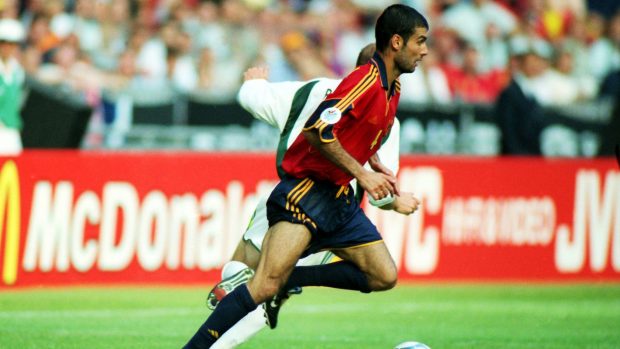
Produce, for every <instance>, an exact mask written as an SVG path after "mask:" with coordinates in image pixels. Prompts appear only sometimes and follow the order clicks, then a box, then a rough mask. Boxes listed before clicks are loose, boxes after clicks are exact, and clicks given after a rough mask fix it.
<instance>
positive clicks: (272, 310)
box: [185, 5, 428, 349]
mask: <svg viewBox="0 0 620 349" xmlns="http://www.w3.org/2000/svg"><path fill="white" fill-rule="evenodd" d="M427 32H428V22H427V21H426V19H425V18H424V16H422V15H421V14H420V13H419V12H417V11H416V10H415V9H413V8H411V7H409V6H405V5H392V6H390V7H388V8H386V9H385V10H384V11H383V13H382V14H381V15H380V16H379V18H378V20H377V23H376V26H375V39H376V46H377V51H376V53H375V55H374V56H373V59H372V60H371V62H370V63H368V64H366V65H363V66H361V67H359V68H357V69H356V70H355V71H353V72H352V73H351V74H350V75H349V76H347V77H345V79H344V80H343V81H342V83H341V84H340V85H339V86H338V88H337V89H336V91H334V92H333V93H332V94H330V95H328V96H327V97H326V99H325V101H324V102H323V103H321V105H320V106H319V107H318V109H317V110H316V111H315V113H314V114H313V115H312V116H311V117H310V119H309V120H308V122H307V123H306V125H305V128H304V131H303V132H302V134H301V135H300V136H299V137H298V138H297V139H296V140H295V142H294V143H293V144H292V145H291V147H290V148H289V150H288V151H287V152H286V154H285V155H284V160H283V162H282V168H283V169H284V171H285V172H286V175H284V176H283V178H282V179H281V181H280V182H279V183H278V185H277V186H276V187H275V189H274V190H273V192H272V193H271V195H270V197H269V200H268V201H267V217H268V220H269V226H270V227H269V231H268V232H267V235H266V237H265V240H264V242H263V249H262V252H261V258H260V261H259V265H258V268H257V270H256V274H255V275H254V277H253V278H252V279H250V280H249V281H248V283H247V284H244V285H241V286H239V287H237V288H236V289H235V290H234V291H232V292H231V293H230V294H228V295H227V296H226V297H224V298H223V299H222V301H221V302H220V303H219V305H218V306H217V308H215V310H214V312H213V313H212V314H211V316H209V318H208V319H207V321H205V323H204V324H203V325H202V326H201V327H200V328H199V330H198V331H197V332H196V334H195V335H194V336H193V337H192V339H191V340H190V341H189V342H188V343H187V344H186V346H185V348H187V349H192V348H209V347H211V345H212V344H213V343H214V342H215V341H216V340H217V338H218V337H219V336H220V335H221V334H223V333H224V332H226V331H227V330H228V329H229V328H230V327H232V326H233V325H234V324H235V323H236V322H237V321H239V320H240V319H241V318H243V317H244V316H245V315H246V314H247V313H249V312H250V311H252V310H254V309H256V307H257V306H258V305H259V304H261V303H265V302H266V303H265V311H266V313H267V315H268V321H269V322H270V323H269V324H270V326H271V327H275V322H276V321H277V313H278V310H279V306H280V304H281V302H282V301H283V300H284V299H286V294H287V291H288V290H289V289H291V288H294V287H302V286H327V287H335V288H341V289H349V290H357V291H361V292H371V291H381V290H388V289H391V288H393V287H394V286H395V284H396V277H397V269H396V266H395V264H394V261H393V259H392V257H391V256H390V254H389V252H388V250H387V248H386V246H385V243H384V242H383V240H382V239H381V235H380V234H379V232H378V231H377V228H376V227H375V226H374V225H373V224H372V223H371V222H370V220H369V219H368V218H367V217H366V215H365V214H364V212H363V211H362V210H361V209H360V207H359V203H358V202H357V201H356V199H355V197H354V194H353V190H352V189H351V187H350V184H349V182H350V181H351V180H352V179H353V178H355V179H356V180H357V182H358V184H359V185H360V186H361V187H362V188H363V189H364V190H365V191H366V192H368V193H369V195H371V197H372V198H373V199H374V200H386V199H387V200H389V198H390V197H392V198H393V196H394V195H398V194H399V192H398V189H397V187H396V178H395V177H394V175H393V174H392V173H391V171H389V170H387V169H386V167H385V166H383V164H381V161H380V159H379V158H378V157H377V156H376V152H377V149H378V148H379V146H380V145H381V141H382V139H383V137H385V136H386V135H387V134H388V133H389V132H390V128H391V125H392V123H393V121H394V116H395V113H396V107H397V105H398V98H399V96H400V84H399V82H398V80H397V78H398V76H399V75H400V74H402V73H411V72H413V71H414V70H415V67H416V65H417V63H418V62H419V61H420V60H421V59H422V58H423V57H424V56H425V55H426V54H427V47H426V39H427ZM366 162H369V163H370V165H371V167H372V169H373V170H374V171H368V170H366V169H365V168H364V167H363V164H364V163H366ZM414 209H415V208H414V207H412V208H411V212H408V213H412V212H413V211H414ZM323 249H329V250H332V251H333V252H334V253H335V254H336V255H338V256H339V257H341V258H342V259H343V261H342V262H338V263H332V264H327V265H320V266H308V267H295V263H296V262H297V260H299V258H300V257H303V256H306V255H309V254H312V253H314V252H316V251H319V250H323ZM269 300H270V301H269Z"/></svg>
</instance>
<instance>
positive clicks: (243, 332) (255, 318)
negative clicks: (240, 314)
mask: <svg viewBox="0 0 620 349" xmlns="http://www.w3.org/2000/svg"><path fill="white" fill-rule="evenodd" d="M265 327H267V323H266V322H265V310H264V309H263V307H262V305H259V306H258V308H256V309H255V310H254V311H252V312H251V313H249V314H248V315H246V316H245V317H244V318H243V319H241V320H239V322H237V323H236V324H235V325H234V326H233V327H231V328H230V329H229V330H228V331H226V332H224V334H223V335H222V336H221V337H220V338H218V340H217V341H216V342H215V344H213V345H212V346H211V349H232V348H236V347H237V346H238V345H240V344H241V343H244V342H246V341H247V340H248V339H250V338H252V337H253V336H254V335H256V334H257V333H258V332H259V331H260V330H262V329H263V328H265Z"/></svg>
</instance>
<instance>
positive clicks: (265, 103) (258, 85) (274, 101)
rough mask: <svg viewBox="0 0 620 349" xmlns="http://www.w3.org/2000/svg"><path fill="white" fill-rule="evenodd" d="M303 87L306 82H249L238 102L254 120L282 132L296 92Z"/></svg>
mask: <svg viewBox="0 0 620 349" xmlns="http://www.w3.org/2000/svg"><path fill="white" fill-rule="evenodd" d="M303 85H304V82H276V83H274V82H269V81H267V80H263V79H255V80H248V81H245V82H244V83H243V85H241V88H240V89H239V94H238V95H237V101H238V102H239V104H240V105H241V107H243V109H245V110H247V111H248V112H249V113H250V114H252V116H253V117H254V118H256V119H258V120H261V121H264V122H266V123H268V124H269V125H271V126H274V127H277V128H278V129H279V130H280V132H282V130H283V129H284V126H285V125H286V120H287V118H288V115H289V113H290V110H291V104H292V102H293V97H294V96H295V92H297V90H298V89H299V88H301V87H302V86H303Z"/></svg>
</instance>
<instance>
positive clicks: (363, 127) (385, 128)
mask: <svg viewBox="0 0 620 349" xmlns="http://www.w3.org/2000/svg"><path fill="white" fill-rule="evenodd" d="M399 98H400V82H399V81H398V79H396V80H395V81H394V83H392V86H388V82H387V74H386V71H385V64H384V63H383V60H382V59H381V57H380V56H379V55H378V54H377V53H376V52H375V54H374V56H373V58H372V59H371V61H370V62H369V63H368V64H365V65H363V66H360V67H358V68H357V69H355V70H354V71H353V72H352V73H351V74H349V75H348V76H347V77H345V78H344V79H343V80H342V82H341V83H340V85H338V87H337V88H336V90H335V91H334V92H333V93H331V94H329V95H328V96H327V97H325V100H324V101H323V102H322V103H321V104H320V105H319V107H318V108H317V110H316V111H315V112H314V113H313V114H312V116H310V118H309V119H308V121H307V122H306V125H305V128H304V130H309V129H316V132H318V134H319V136H320V139H321V141H322V142H324V143H329V142H333V141H335V140H336V139H338V141H339V142H340V144H341V145H342V147H343V148H344V149H345V150H346V151H347V152H348V153H349V154H350V155H351V156H352V157H353V158H355V159H356V160H357V161H358V162H359V163H360V164H365V163H366V162H367V161H368V159H369V158H370V157H371V156H372V155H374V154H375V153H376V152H377V150H378V149H379V147H380V146H381V141H382V139H383V138H384V137H386V136H387V134H388V133H389V132H390V129H391V127H392V124H393V123H394V117H395V116H396V108H397V107H398V100H399ZM282 168H283V169H284V171H285V172H286V173H288V174H289V175H291V176H293V177H297V178H305V177H312V178H314V179H318V180H327V181H330V182H333V183H335V184H338V185H346V184H348V183H349V182H350V181H351V180H352V179H353V177H352V176H351V175H349V174H347V173H345V172H344V171H342V170H341V169H340V168H338V167H337V166H336V165H335V164H334V163H332V162H331V161H329V160H328V159H326V158H325V157H323V155H321V154H320V153H319V151H318V149H316V148H315V147H313V146H312V145H311V144H310V143H308V141H307V140H306V138H305V137H304V135H303V133H301V134H300V135H299V136H297V139H295V141H294V142H293V144H291V146H290V147H289V149H288V150H287V151H286V153H285V154H284V159H283V161H282Z"/></svg>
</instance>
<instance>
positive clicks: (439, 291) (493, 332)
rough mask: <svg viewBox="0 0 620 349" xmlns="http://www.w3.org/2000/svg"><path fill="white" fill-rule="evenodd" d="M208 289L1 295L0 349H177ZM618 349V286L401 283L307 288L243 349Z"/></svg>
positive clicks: (197, 320)
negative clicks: (365, 290)
mask: <svg viewBox="0 0 620 349" xmlns="http://www.w3.org/2000/svg"><path fill="white" fill-rule="evenodd" d="M207 290H208V287H187V288H174V287H161V288H153V287H118V288H117V287H108V288H57V289H27V290H18V291H15V290H10V291H1V292H0V348H2V349H35V348H36V349H56V348H58V349H60V348H62V349H65V348H66V349H98V348H102V349H103V348H106V349H107V348H115V349H123V348H127V349H129V348H131V349H139V348H150V349H155V348H181V347H182V345H183V344H185V342H186V341H187V339H188V338H190V337H191V335H193V333H194V331H195V330H196V329H197V328H198V326H199V325H200V324H201V323H202V322H203V321H204V319H205V318H206V317H207V315H208V314H209V311H208V310H207V308H206V307H205V305H204V298H205V295H206V291H207ZM407 340H416V341H420V342H423V343H426V344H428V345H429V346H431V347H432V348H433V349H443V348H447V349H460V348H463V349H464V348H472V349H490V348H501V349H504V348H506V349H512V348H514V349H522V348H536V349H544V348H549V349H551V348H553V349H566V348H579V349H586V348H592V349H607V348H609V349H612V348H614V349H617V348H620V285H618V284H594V285H583V284H579V285H524V284H456V285H453V284H426V283H424V284H408V285H399V286H398V287H397V288H396V289H394V290H391V291H388V292H383V293H376V294H370V295H364V294H360V293H357V292H351V291H340V290H330V289H323V288H306V289H305V290H304V293H303V295H301V296H295V297H294V298H291V300H290V301H289V303H288V304H287V305H286V306H285V307H284V308H283V309H282V311H281V315H280V322H279V326H278V328H277V329H276V330H273V331H272V330H264V331H262V332H261V333H260V334H259V335H258V336H257V337H255V338H253V339H252V340H251V341H250V342H248V343H246V344H244V345H242V346H241V347H240V348H244V349H252V348H255V349H258V348H260V349H265V348H269V349H279V348H281V349H284V348H286V349H289V348H300V349H310V348H312V349H314V348H316V349H336V348H337V349H343V348H356V349H365V348H368V349H370V348H372V349H381V348H385V349H390V348H393V347H394V346H395V345H396V344H398V343H399V342H403V341H407Z"/></svg>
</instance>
